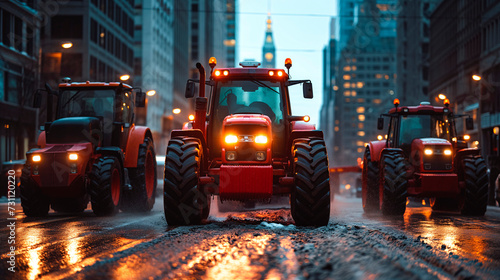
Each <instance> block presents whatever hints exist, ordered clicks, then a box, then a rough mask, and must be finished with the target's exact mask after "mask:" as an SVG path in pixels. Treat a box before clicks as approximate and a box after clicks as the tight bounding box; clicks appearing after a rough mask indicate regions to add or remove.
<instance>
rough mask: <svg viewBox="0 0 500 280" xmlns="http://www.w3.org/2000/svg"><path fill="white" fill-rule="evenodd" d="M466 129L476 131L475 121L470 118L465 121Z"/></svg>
mask: <svg viewBox="0 0 500 280" xmlns="http://www.w3.org/2000/svg"><path fill="white" fill-rule="evenodd" d="M465 128H466V129H467V130H473V129H474V120H473V119H472V118H471V117H468V118H466V119H465Z"/></svg>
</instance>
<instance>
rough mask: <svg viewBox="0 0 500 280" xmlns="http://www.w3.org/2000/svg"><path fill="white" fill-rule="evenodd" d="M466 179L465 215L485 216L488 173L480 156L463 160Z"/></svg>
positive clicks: (462, 210)
mask: <svg viewBox="0 0 500 280" xmlns="http://www.w3.org/2000/svg"><path fill="white" fill-rule="evenodd" d="M463 171H464V179H465V193H464V205H463V207H462V209H461V212H462V214H463V215H474V216H483V215H484V213H485V212H486V207H487V204H488V181H489V180H488V173H487V169H486V163H485V162H484V159H483V158H482V157H480V156H478V157H467V158H465V159H464V160H463Z"/></svg>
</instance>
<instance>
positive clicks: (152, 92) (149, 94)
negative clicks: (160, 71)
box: [146, 90, 156, 96]
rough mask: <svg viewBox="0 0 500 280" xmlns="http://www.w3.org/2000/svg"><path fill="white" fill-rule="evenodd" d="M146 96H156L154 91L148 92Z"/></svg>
mask: <svg viewBox="0 0 500 280" xmlns="http://www.w3.org/2000/svg"><path fill="white" fill-rule="evenodd" d="M146 94H147V95H148V96H153V95H155V94H156V90H148V91H147V92H146Z"/></svg>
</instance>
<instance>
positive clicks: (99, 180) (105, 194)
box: [89, 156, 123, 216]
mask: <svg viewBox="0 0 500 280" xmlns="http://www.w3.org/2000/svg"><path fill="white" fill-rule="evenodd" d="M122 178H123V167H122V166H121V164H120V161H119V160H118V159H117V158H116V157H112V156H103V157H100V158H98V159H97V161H96V162H95V163H94V165H93V166H92V171H91V173H90V186H89V193H90V201H91V203H92V210H93V211H94V214H96V216H112V215H115V214H116V213H117V212H118V209H120V204H121V201H122V190H123V180H122Z"/></svg>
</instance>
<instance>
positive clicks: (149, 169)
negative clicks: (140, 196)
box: [146, 152, 156, 198]
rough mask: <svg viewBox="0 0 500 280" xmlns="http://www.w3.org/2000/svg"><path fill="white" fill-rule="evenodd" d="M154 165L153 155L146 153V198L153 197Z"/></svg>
mask: <svg viewBox="0 0 500 280" xmlns="http://www.w3.org/2000/svg"><path fill="white" fill-rule="evenodd" d="M154 168H155V165H154V161H153V155H152V154H151V152H148V153H147V155H146V193H147V195H148V198H151V197H152V196H153V191H154V188H155V180H156V178H155V170H154Z"/></svg>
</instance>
